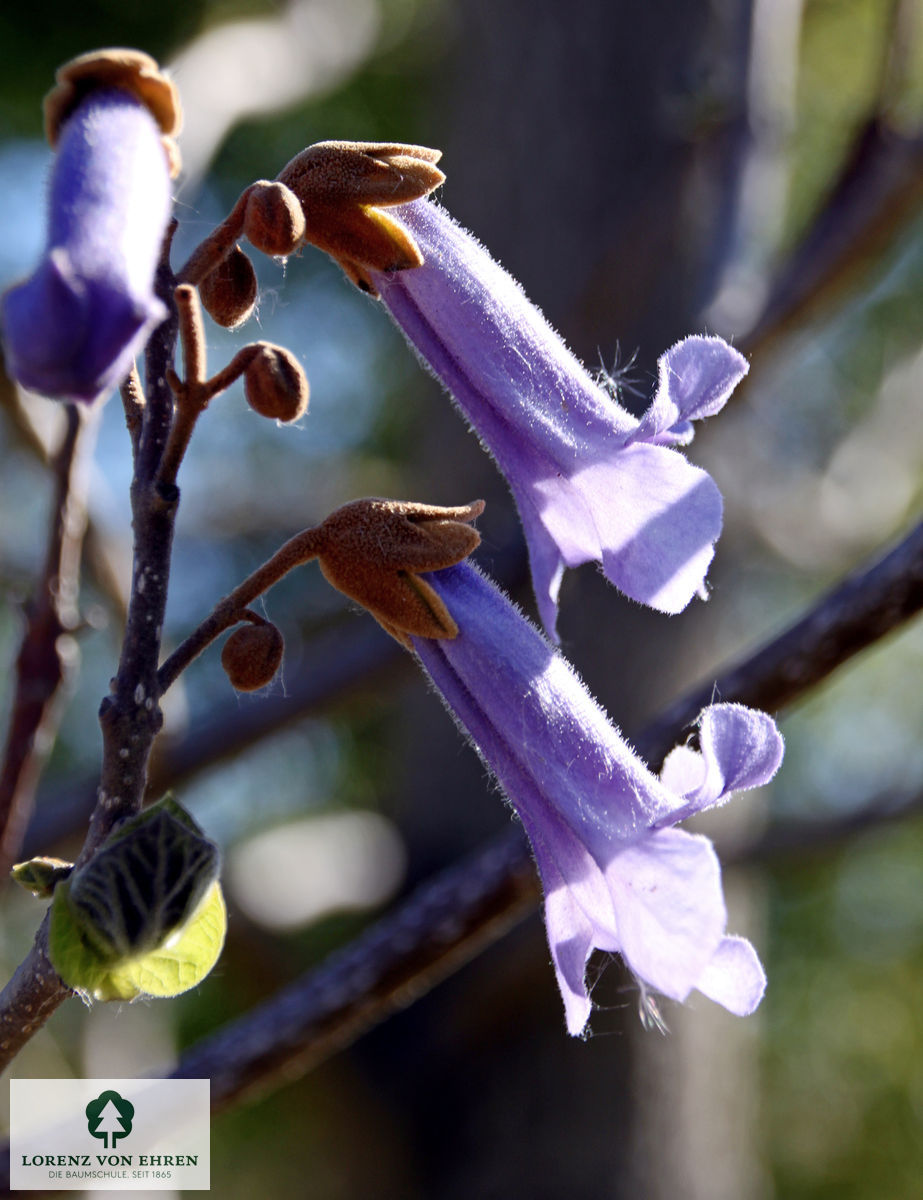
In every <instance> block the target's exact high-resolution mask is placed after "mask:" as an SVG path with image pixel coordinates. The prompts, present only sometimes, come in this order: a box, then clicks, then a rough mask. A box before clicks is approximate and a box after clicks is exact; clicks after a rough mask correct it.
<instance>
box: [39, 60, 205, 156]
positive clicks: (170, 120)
mask: <svg viewBox="0 0 923 1200" xmlns="http://www.w3.org/2000/svg"><path fill="white" fill-rule="evenodd" d="M55 80H56V81H57V82H56V83H55V86H54V87H53V88H52V89H51V91H50V92H49V93H48V95H47V96H46V97H45V100H44V104H43V110H44V116H45V136H46V137H47V138H48V141H49V143H50V145H51V146H52V147H54V146H56V145H57V142H58V136H59V134H60V132H61V126H62V125H63V124H64V122H65V121H66V120H67V118H68V117H69V116H70V114H71V113H72V112H73V111H74V109H75V108H76V107H77V105H78V104H80V103H81V101H82V100H84V99H85V98H86V97H87V96H88V95H89V94H90V93H91V92H93V91H95V90H96V89H97V88H112V87H115V88H122V89H123V90H124V91H126V92H130V93H131V94H132V95H133V96H135V97H136V98H137V99H138V100H140V101H141V103H142V104H143V105H144V106H145V107H146V108H147V109H148V110H149V112H150V113H151V116H153V118H154V120H155V121H156V122H157V124H158V126H159V127H160V130H161V133H162V134H163V137H162V138H161V141H162V142H163V147H164V151H165V153H166V155H167V161H168V163H169V165H170V176H171V178H174V179H175V178H176V176H177V175H178V174H179V172H180V166H181V160H180V153H179V147H178V146H177V144H176V142H175V140H174V139H175V137H176V135H177V134H178V133H179V131H180V129H181V128H182V124H183V110H182V106H181V104H180V99H179V92H178V91H177V88H176V85H175V84H174V83H173V81H172V80H171V79H168V78H167V76H166V75H165V74H164V73H163V72H162V71H161V69H160V67H159V65H158V64H157V62H156V60H155V59H153V58H151V56H150V55H149V54H144V53H143V52H142V51H140V50H129V49H125V48H123V47H112V48H109V49H106V50H93V51H91V52H90V53H89V54H81V55H79V57H77V58H72V59H71V60H70V61H69V62H66V63H64V65H63V66H61V67H59V68H58V70H57V71H56V72H55Z"/></svg>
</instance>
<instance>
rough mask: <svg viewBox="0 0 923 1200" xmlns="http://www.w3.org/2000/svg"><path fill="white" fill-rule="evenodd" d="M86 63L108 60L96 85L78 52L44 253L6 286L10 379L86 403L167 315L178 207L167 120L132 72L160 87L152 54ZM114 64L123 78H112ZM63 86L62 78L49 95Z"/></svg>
mask: <svg viewBox="0 0 923 1200" xmlns="http://www.w3.org/2000/svg"><path fill="white" fill-rule="evenodd" d="M119 56H120V57H119ZM89 60H90V61H91V63H92V64H93V65H94V66H95V67H97V68H98V67H99V63H100V62H102V63H103V64H104V70H103V74H102V78H100V79H99V80H98V82H97V84H96V85H95V86H91V81H89V80H88V79H87V77H86V63H85V62H84V60H76V61H77V64H79V66H80V69H79V70H77V71H76V72H75V76H76V77H77V84H73V85H71V84H67V86H66V87H65V88H64V89H63V90H64V91H65V92H66V94H67V95H68V97H69V99H70V101H71V104H70V107H69V109H67V110H66V111H65V112H64V113H63V116H62V118H61V121H60V129H57V128H55V129H54V138H55V140H56V142H57V154H56V157H55V162H54V169H53V172H52V177H51V186H50V189H49V195H48V233H47V245H46V249H45V253H44V256H43V258H42V261H41V262H40V264H39V266H38V268H37V269H36V271H35V272H34V274H33V275H32V276H31V277H30V278H29V279H27V280H26V281H25V282H23V283H20V284H18V285H17V286H15V287H13V288H11V289H10V290H9V291H8V292H7V293H6V294H5V296H4V297H3V300H2V311H0V323H2V333H3V343H4V352H5V355H6V362H7V368H8V370H9V372H10V374H11V375H12V376H13V378H15V379H16V380H18V381H19V382H20V383H21V384H23V385H24V386H25V387H28V388H31V389H33V390H34V391H37V392H41V393H42V394H44V395H46V396H51V397H55V398H58V399H62V400H81V401H92V400H95V399H96V398H97V397H98V396H101V395H103V394H105V393H107V392H109V391H111V390H112V389H113V388H115V387H117V386H118V385H119V383H121V381H122V380H123V379H124V378H125V376H126V375H127V374H128V372H129V370H130V367H131V363H132V360H133V359H134V357H135V356H136V355H137V354H138V353H139V352H140V351H141V349H142V348H143V347H144V344H145V342H146V341H147V338H148V336H149V335H150V333H151V332H152V330H153V329H154V328H155V327H156V326H157V325H158V324H159V323H160V322H161V321H162V320H163V319H164V317H165V316H166V314H167V310H166V307H165V306H164V304H163V303H162V302H161V301H160V300H159V299H158V298H157V296H156V295H155V292H154V275H155V271H156V267H157V262H158V259H159V256H160V250H161V244H162V242H163V238H164V234H165V232H166V228H167V223H168V221H169V217H170V205H171V186H170V166H171V164H170V162H169V160H168V155H167V152H166V150H165V146H164V141H163V140H162V136H161V134H162V131H163V128H164V123H163V121H161V122H160V123H159V122H158V119H157V118H156V117H155V113H154V112H152V110H151V108H150V107H149V106H148V103H146V102H145V101H144V100H143V99H142V98H141V97H140V96H139V95H138V94H136V92H135V91H133V90H132V88H131V85H130V83H129V82H127V81H126V79H125V78H124V76H125V75H126V74H133V77H135V78H137V77H139V76H141V75H143V76H144V81H143V86H144V87H149V86H153V84H152V83H151V78H150V77H151V72H150V71H148V70H147V66H146V65H147V64H149V63H151V60H149V59H147V56H146V55H138V54H134V53H133V52H113V53H110V54H109V55H108V56H107V55H106V54H105V53H104V54H103V55H101V56H89ZM113 61H114V62H115V64H116V66H117V67H119V68H120V71H121V74H115V75H113V70H114V68H113ZM126 63H127V64H128V65H126ZM139 63H140V64H143V65H144V70H139V69H138V64H139ZM152 65H153V66H156V64H152ZM72 66H73V64H72ZM129 68H131V71H130V70H129ZM106 70H108V74H107V73H106ZM145 72H146V73H145ZM64 76H66V69H65V72H64ZM61 78H62V73H59V79H61ZM160 78H161V80H162V77H160ZM113 79H114V80H115V82H112V80H113ZM154 82H157V81H156V80H155V81H154ZM78 85H79V86H78ZM162 86H163V88H164V89H167V84H166V83H163V85H162ZM171 86H172V85H171ZM68 89H69V90H68ZM167 90H169V89H167ZM61 93H62V87H61V86H59V88H58V89H56V91H55V92H53V93H52V96H53V97H60V95H61ZM70 93H73V95H70Z"/></svg>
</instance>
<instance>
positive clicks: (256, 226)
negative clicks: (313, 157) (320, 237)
mask: <svg viewBox="0 0 923 1200" xmlns="http://www.w3.org/2000/svg"><path fill="white" fill-rule="evenodd" d="M304 227H305V226H304V212H303V210H302V207H301V205H300V203H299V202H298V198H297V197H296V196H295V195H294V193H293V192H291V191H289V189H288V188H287V187H286V186H285V184H284V183H269V182H268V181H267V180H265V179H261V180H259V181H258V182H257V183H255V184H253V187H252V188H251V189H250V196H249V198H248V200H247V211H246V213H245V214H244V233H245V234H246V235H247V237H248V238H249V239H250V242H251V243H252V245H254V246H255V247H256V248H257V250H261V251H262V252H263V254H271V255H272V256H273V257H274V258H286V257H287V256H288V255H289V254H291V253H292V252H293V251H294V250H297V248H298V247H299V246H300V245H301V243H302V242H303V241H304Z"/></svg>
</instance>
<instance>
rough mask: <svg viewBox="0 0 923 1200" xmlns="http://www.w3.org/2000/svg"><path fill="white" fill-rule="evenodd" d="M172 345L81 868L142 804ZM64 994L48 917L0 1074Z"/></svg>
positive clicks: (157, 346)
mask: <svg viewBox="0 0 923 1200" xmlns="http://www.w3.org/2000/svg"><path fill="white" fill-rule="evenodd" d="M171 237H172V229H171V231H170V233H169V234H168V237H167V239H166V240H165V244H164V252H163V258H162V261H161V264H160V267H159V270H158V275H157V290H158V294H159V295H160V297H161V299H163V300H164V302H165V303H166V304H167V305H168V311H171V312H172V311H173V310H172V308H169V306H171V305H172V303H173V290H174V287H175V281H174V279H173V275H172V272H171V271H170V266H169V246H170V239H171ZM175 344H176V319H175V315H173V316H171V317H170V318H168V319H167V320H166V321H164V322H163V324H162V325H160V326H159V328H158V329H156V330H155V331H154V333H153V335H152V336H151V339H150V341H149V342H148V346H147V352H146V356H145V358H146V371H145V375H146V379H147V402H146V404H145V406H144V408H143V410H142V413H141V417H142V422H141V433H140V437H139V439H138V452H137V454H136V458H135V473H134V478H133V480H132V487H131V504H132V517H133V522H132V524H133V530H134V539H135V540H134V571H133V577H132V589H131V596H130V599H129V605H128V616H127V621H126V627H125V636H124V640H123V642H122V651H121V655H120V659H119V666H118V671H117V673H116V677H115V679H114V680H113V683H112V690H111V694H110V695H109V696H107V697H106V698H105V699H104V700H103V703H102V705H101V706H100V714H99V720H100V726H101V728H102V734H103V762H102V772H101V777H100V786H99V794H98V799H97V804H96V808H95V809H94V811H93V815H92V817H91V819H90V826H89V830H88V832H87V836H86V840H85V841H84V845H83V848H82V850H81V851H80V855H79V856H78V858H77V865H78V866H79V865H81V864H82V863H84V862H86V861H87V859H89V858H90V857H91V856H92V855H93V853H94V852H95V851H96V849H97V848H98V847H99V845H100V844H101V843H102V842H103V840H104V839H105V837H106V835H107V834H108V833H109V831H110V830H111V829H112V827H113V826H114V825H115V824H116V822H117V821H119V820H121V819H122V818H124V817H126V816H131V815H132V814H134V813H136V812H137V811H138V809H139V808H140V806H141V801H142V798H143V796H144V790H145V785H146V782H147V768H148V761H149V758H150V752H151V747H152V745H153V743H154V738H155V737H156V736H157V733H158V732H159V730H160V727H161V724H162V722H163V717H162V714H161V711H160V704H159V701H160V693H159V691H158V688H157V663H158V661H159V658H160V643H161V635H162V630H163V619H164V611H165V609H166V600H167V584H168V581H169V575H170V552H171V548H172V541H173V525H174V521H175V518H176V507H177V502H178V498H179V497H178V492H177V490H176V488H175V487H173V488H166V487H161V486H160V485H159V484H158V482H157V479H158V472H159V467H160V459H161V456H162V454H163V449H164V447H165V445H166V442H167V439H168V436H169V430H170V425H171V422H172V418H173V399H172V396H171V395H170V390H169V387H168V385H167V382H166V378H167V371H168V368H169V366H170V363H171V361H172V358H173V354H174V349H175ZM69 995H70V990H69V989H68V988H67V987H66V985H65V984H64V983H63V981H62V980H61V979H59V978H58V976H57V974H56V973H55V971H54V969H53V968H52V966H51V963H50V960H49V957H48V918H47V914H46V917H45V920H44V921H43V922H42V924H41V926H40V928H39V930H38V933H37V934H36V936H35V941H34V943H33V945H32V949H31V950H30V952H29V954H28V955H27V956H26V958H25V959H24V960H23V962H22V963H21V964H20V966H19V967H18V968H17V970H16V972H15V973H14V975H13V978H12V979H11V980H10V981H9V983H8V984H7V985H6V987H5V988H4V989H3V992H2V993H0V1066H3V1067H5V1066H6V1065H7V1064H8V1063H9V1062H10V1061H11V1060H12V1059H13V1058H14V1057H15V1055H16V1054H17V1053H18V1052H19V1050H20V1049H21V1048H22V1047H23V1046H24V1045H25V1043H26V1042H27V1041H28V1040H29V1039H30V1038H31V1037H32V1035H33V1034H34V1033H35V1032H36V1030H37V1029H39V1028H40V1027H41V1026H42V1025H43V1024H44V1023H45V1021H46V1020H47V1019H48V1017H50V1016H51V1014H52V1013H53V1012H54V1011H55V1009H56V1008H57V1007H58V1006H59V1005H60V1004H61V1003H62V1002H63V1001H64V1000H65V999H66V998H67V997H68V996H69Z"/></svg>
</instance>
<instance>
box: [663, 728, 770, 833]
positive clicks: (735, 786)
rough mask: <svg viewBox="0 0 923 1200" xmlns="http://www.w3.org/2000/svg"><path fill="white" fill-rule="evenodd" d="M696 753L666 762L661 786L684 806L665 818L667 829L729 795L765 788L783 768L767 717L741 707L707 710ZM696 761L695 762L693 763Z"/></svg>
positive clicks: (674, 757) (687, 752)
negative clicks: (763, 786) (681, 800)
mask: <svg viewBox="0 0 923 1200" xmlns="http://www.w3.org/2000/svg"><path fill="white" fill-rule="evenodd" d="M699 745H700V747H701V752H698V753H697V752H696V751H694V750H691V749H689V748H688V747H686V748H684V749H685V753H684V754H683V755H682V756H680V757H676V755H677V751H675V750H674V751H673V753H672V754H671V755H670V756H669V757H668V758H667V761H666V762H665V763H664V769H663V771H662V772H661V780H662V782H663V783H665V784H666V786H667V787H669V788H670V789H671V790H672V791H675V792H678V793H679V794H680V795H684V796H685V798H686V803H685V804H684V805H683V806H682V807H681V808H680V809H678V810H677V811H676V812H674V813H671V814H670V817H669V822H670V824H675V823H676V822H678V821H683V820H685V819H686V817H689V816H691V815H692V814H693V813H695V812H701V810H702V809H705V808H711V807H712V806H713V805H715V804H723V803H724V802H725V801H726V800H727V799H728V797H729V796H731V795H732V793H734V792H739V791H746V790H748V789H749V788H755V787H761V786H762V785H763V784H764V783H768V782H769V780H770V779H772V777H773V775H775V773H776V771H777V770H778V769H779V764H780V763H781V762H782V754H783V751H784V748H785V747H784V743H783V741H782V735H781V734H780V733H779V730H778V729H777V727H776V723H775V721H773V719H772V717H770V716H769V715H768V713H764V712H760V711H759V709H755V708H746V707H745V706H744V705H742V704H712V705H710V706H709V707H708V708H706V709H704V710H703V712H702V715H701V717H700V719H699ZM696 760H697V761H696Z"/></svg>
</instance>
